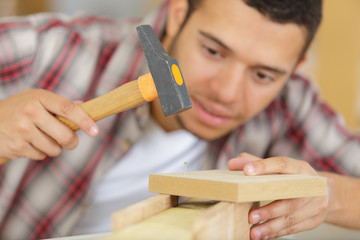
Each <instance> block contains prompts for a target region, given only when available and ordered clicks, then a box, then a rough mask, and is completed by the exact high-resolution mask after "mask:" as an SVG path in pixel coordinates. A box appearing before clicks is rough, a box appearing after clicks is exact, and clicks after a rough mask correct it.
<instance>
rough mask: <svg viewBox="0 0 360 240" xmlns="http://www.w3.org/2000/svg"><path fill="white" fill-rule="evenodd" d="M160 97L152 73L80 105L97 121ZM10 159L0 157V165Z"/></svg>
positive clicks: (71, 124)
mask: <svg viewBox="0 0 360 240" xmlns="http://www.w3.org/2000/svg"><path fill="white" fill-rule="evenodd" d="M157 97H158V95H157V91H156V88H155V84H154V81H153V79H152V77H151V74H150V73H148V74H145V75H143V76H140V77H139V78H138V80H135V81H131V82H129V83H126V84H124V85H121V86H120V87H118V88H116V89H114V90H112V91H110V92H108V93H106V94H104V95H102V96H99V97H97V98H94V99H92V100H90V101H88V102H85V103H83V104H81V105H80V107H81V108H82V109H83V110H84V111H85V112H86V113H87V114H89V116H90V117H91V118H92V119H93V120H94V121H95V122H96V121H98V120H100V119H103V118H106V117H108V116H111V115H113V114H116V113H119V112H122V111H125V110H128V109H131V108H133V107H136V106H138V105H140V104H141V103H143V102H145V101H148V102H150V101H153V100H154V99H156V98H157ZM55 117H56V118H57V119H59V120H60V121H61V122H63V123H64V124H65V125H67V126H68V127H70V128H71V129H72V130H74V131H77V130H78V129H79V127H78V126H77V125H75V124H74V123H73V122H71V121H69V120H68V119H66V118H63V117H61V116H58V115H56V116H55ZM8 160H9V159H5V158H0V165H1V164H3V163H5V162H7V161H8Z"/></svg>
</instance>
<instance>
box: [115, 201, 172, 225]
mask: <svg viewBox="0 0 360 240" xmlns="http://www.w3.org/2000/svg"><path fill="white" fill-rule="evenodd" d="M177 199H178V198H177V197H176V196H170V195H165V194H157V195H155V196H153V197H150V198H148V199H145V200H144V201H141V202H138V203H136V204H133V205H131V206H129V207H126V208H124V209H122V210H119V211H117V212H115V213H113V214H112V221H111V224H112V231H119V230H121V229H123V228H126V227H128V226H130V225H133V224H136V223H138V222H141V221H142V220H144V219H147V218H149V217H151V216H153V215H156V214H158V213H160V212H162V211H164V210H166V209H168V208H171V207H173V206H176V205H177Z"/></svg>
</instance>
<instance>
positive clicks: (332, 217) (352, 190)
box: [320, 172, 360, 229]
mask: <svg viewBox="0 0 360 240" xmlns="http://www.w3.org/2000/svg"><path fill="white" fill-rule="evenodd" d="M320 175H321V176H323V177H326V178H327V179H328V186H329V189H328V190H329V204H330V211H329V214H328V216H327V218H326V220H325V221H326V222H328V223H332V224H336V225H339V226H343V227H347V228H357V229H360V179H357V178H353V177H348V176H341V175H338V174H334V173H328V172H321V173H320Z"/></svg>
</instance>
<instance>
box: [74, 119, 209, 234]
mask: <svg viewBox="0 0 360 240" xmlns="http://www.w3.org/2000/svg"><path fill="white" fill-rule="evenodd" d="M205 150H206V142H205V141H203V140H201V139H199V138H197V137H196V136H194V135H192V134H191V133H189V132H187V131H185V130H178V131H174V132H170V133H166V132H165V131H164V130H163V129H162V128H161V127H160V126H159V125H158V124H157V123H155V122H154V121H153V120H150V121H148V124H147V126H146V129H145V131H144V133H143V136H142V137H141V139H140V140H139V141H138V142H137V143H136V144H135V145H134V146H133V147H132V148H131V149H130V151H129V152H128V153H127V154H126V155H125V157H124V158H123V159H122V160H121V161H119V162H118V163H117V164H116V165H115V166H114V167H113V168H112V169H111V170H109V172H108V173H107V174H106V175H105V176H104V178H103V179H102V181H101V182H100V183H99V184H98V185H97V186H96V187H95V189H94V195H93V199H92V203H91V205H90V206H89V208H88V209H87V212H86V214H85V216H84V217H83V218H82V220H81V221H80V222H79V224H78V225H77V226H76V227H75V229H74V232H73V235H78V234H88V233H101V232H109V231H110V230H111V229H110V228H111V214H112V213H113V212H115V211H117V210H119V209H121V208H124V207H126V206H128V205H131V204H133V203H135V202H138V201H141V200H143V199H146V198H148V197H150V196H152V195H154V193H149V192H148V181H149V174H151V173H169V172H182V171H183V170H184V162H187V171H194V170H199V169H201V168H202V167H203V165H204V158H205V155H204V153H205Z"/></svg>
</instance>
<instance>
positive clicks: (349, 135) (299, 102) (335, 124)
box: [269, 75, 360, 176]
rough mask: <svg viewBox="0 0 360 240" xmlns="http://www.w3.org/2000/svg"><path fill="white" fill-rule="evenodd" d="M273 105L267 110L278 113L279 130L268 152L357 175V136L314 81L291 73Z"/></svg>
mask: <svg viewBox="0 0 360 240" xmlns="http://www.w3.org/2000/svg"><path fill="white" fill-rule="evenodd" d="M273 105H276V107H273V110H271V108H270V109H269V111H275V112H277V114H276V115H277V116H278V117H277V120H278V121H277V125H278V128H279V129H281V130H280V131H277V134H278V135H277V137H275V138H273V140H274V142H273V143H272V146H271V148H270V151H269V154H270V155H272V156H276V155H277V156H279V155H283V156H290V157H294V158H297V159H303V160H306V161H308V162H309V163H310V164H311V165H312V166H313V167H314V168H315V169H317V170H323V171H331V172H336V173H340V174H346V175H348V174H349V175H353V176H360V159H359V158H360V138H359V136H357V135H356V134H355V133H353V132H351V131H350V130H348V129H347V128H346V126H345V123H344V121H343V119H342V117H341V116H340V115H339V114H337V113H336V112H334V111H333V110H332V109H331V108H330V107H329V105H328V104H326V103H325V102H324V101H323V100H322V99H321V98H320V96H319V93H318V90H317V88H316V86H315V85H314V83H312V82H311V81H310V80H308V79H306V78H305V77H303V76H300V75H294V77H293V78H292V79H291V80H289V83H288V84H287V86H286V87H285V89H284V92H283V94H282V95H281V97H280V98H279V99H278V100H277V101H276V102H274V104H273ZM274 109H276V110H274ZM270 115H271V114H270ZM280 126H281V127H280Z"/></svg>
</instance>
